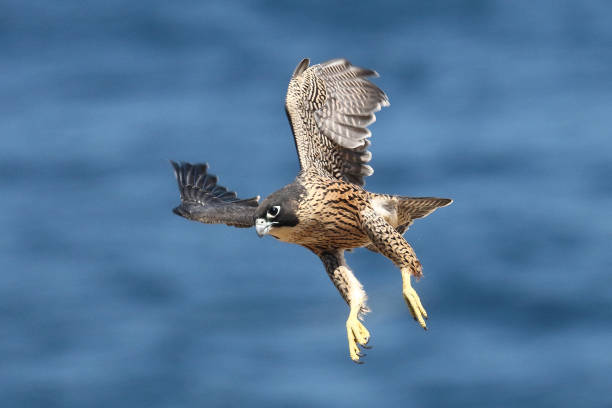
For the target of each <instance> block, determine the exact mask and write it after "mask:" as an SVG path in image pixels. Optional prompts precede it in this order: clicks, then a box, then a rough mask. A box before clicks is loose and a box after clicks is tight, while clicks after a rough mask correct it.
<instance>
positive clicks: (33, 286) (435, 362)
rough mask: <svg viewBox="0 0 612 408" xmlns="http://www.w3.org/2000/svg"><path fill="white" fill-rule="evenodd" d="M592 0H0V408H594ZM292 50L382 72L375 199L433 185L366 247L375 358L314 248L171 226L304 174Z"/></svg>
mask: <svg viewBox="0 0 612 408" xmlns="http://www.w3.org/2000/svg"><path fill="white" fill-rule="evenodd" d="M611 21H612V6H611V5H610V3H609V2H607V1H603V0H602V1H595V0H588V1H569V0H567V1H565V0H563V1H535V2H527V1H524V2H510V1H502V0H498V1H479V0H471V1H467V0H466V1H451V2H429V1H397V2H394V1H380V2H375V3H372V2H363V3H361V2H331V1H313V2H286V1H273V0H268V1H252V2H247V1H245V2H236V1H219V2H213V1H211V2H204V1H175V2H166V1H161V0H155V1H148V2H137V1H133V2H125V1H118V0H107V1H63V2H48V1H27V2H26V1H21V0H2V1H0V141H1V144H0V191H1V198H0V231H1V232H0V401H1V402H0V405H1V406H2V407H11V408H12V407H45V408H53V407H79V408H81V407H130V408H133V407H147V408H149V407H350V408H354V407H470V408H472V407H519V406H521V407H555V408H558V407H610V406H612V211H611V209H612V131H611V129H612V23H611ZM303 57H310V58H311V60H312V61H313V62H315V63H317V62H322V61H326V60H328V59H331V58H335V57H346V58H348V59H349V60H350V61H352V62H353V63H354V64H356V65H359V66H364V67H367V68H372V69H375V70H377V71H378V72H379V73H380V74H381V77H380V78H378V79H376V80H375V82H376V84H378V85H379V86H380V87H381V88H382V89H384V90H385V91H386V92H387V94H388V95H389V99H390V102H391V106H390V107H389V108H386V109H384V110H383V111H381V112H379V114H378V115H377V117H378V121H377V122H376V123H375V124H374V125H373V126H372V127H371V129H372V131H373V136H372V139H371V140H372V146H371V151H372V153H373V159H372V162H371V164H372V166H373V167H374V169H375V173H374V175H373V176H372V177H369V178H368V180H367V188H368V189H369V190H371V191H374V192H385V193H395V194H403V195H413V196H441V197H450V198H453V199H454V200H455V202H454V203H453V204H452V205H451V206H450V207H447V208H443V209H441V210H438V211H437V212H436V213H435V214H433V215H431V216H430V217H428V218H426V219H423V220H419V221H417V222H416V223H415V224H414V225H413V227H412V228H411V229H410V231H408V233H407V234H406V238H407V240H408V241H409V242H411V243H412V245H413V246H414V248H415V250H416V252H417V254H418V256H419V258H420V260H421V261H422V263H423V265H424V273H425V277H424V278H423V279H421V280H420V281H419V282H418V283H416V284H415V288H416V289H417V291H418V292H419V293H420V295H421V299H422V300H423V303H424V305H425V307H426V308H427V311H428V313H429V315H430V319H429V322H428V325H429V331H428V332H424V331H423V330H422V329H420V328H419V327H418V325H417V324H416V323H415V322H414V321H413V320H412V318H411V316H410V313H409V311H408V309H407V308H406V305H405V304H404V301H403V299H402V295H401V277H400V274H399V271H398V270H397V268H395V267H394V266H393V264H392V263H391V262H390V261H388V260H387V259H385V258H383V257H382V256H380V255H378V254H374V253H371V252H369V251H366V250H363V249H361V250H356V251H355V252H353V253H352V254H348V255H347V260H348V263H349V265H350V266H351V267H352V268H353V270H354V271H355V273H356V275H357V277H358V278H359V279H360V280H361V281H362V283H363V284H364V287H365V289H366V291H367V292H368V295H369V305H370V307H371V309H372V313H371V314H370V315H368V316H367V318H366V326H367V327H368V329H369V330H370V331H371V333H372V344H373V346H374V347H373V349H372V350H370V351H369V352H368V356H367V357H365V361H366V363H365V364H364V365H356V364H354V363H352V362H351V361H350V359H349V357H348V348H347V341H346V331H345V319H346V317H347V314H348V308H347V307H346V305H345V303H344V302H343V300H342V299H341V297H340V296H339V295H338V293H337V292H336V289H335V288H334V287H333V285H332V284H331V282H330V281H329V278H328V277H327V275H326V274H325V271H324V269H323V267H322V265H321V263H320V261H319V259H318V258H317V257H315V256H314V255H313V254H311V253H309V252H308V251H307V250H305V249H303V248H301V247H298V246H292V245H288V244H284V243H281V242H277V241H275V240H274V239H272V238H269V237H267V238H265V239H258V238H257V236H256V234H255V231H254V230H252V229H249V230H240V229H234V228H229V227H225V226H218V225H203V224H199V223H194V222H189V221H187V220H185V219H182V218H179V217H177V216H176V215H174V214H172V212H171V209H172V208H173V207H174V206H175V205H177V204H178V191H177V188H176V183H175V180H174V177H173V174H172V169H171V166H170V164H169V162H168V160H169V159H173V160H186V161H191V162H198V161H202V162H208V163H209V164H210V171H211V172H212V173H215V174H217V175H219V176H220V182H221V184H223V185H226V186H228V187H230V188H231V189H233V190H236V191H237V192H238V193H239V194H240V195H241V196H245V197H246V196H253V195H257V194H261V195H262V196H265V195H267V194H269V193H271V192H273V191H275V190H276V189H278V188H280V187H281V186H283V185H284V184H286V183H289V182H291V180H292V179H293V177H294V176H295V174H296V172H297V171H298V161H297V158H296V154H295V147H294V144H293V140H292V136H291V132H290V129H289V126H288V124H287V120H286V117H285V113H284V107H283V104H284V96H285V90H286V86H287V83H288V80H289V77H290V75H291V72H292V71H293V69H294V67H295V65H296V64H297V63H298V62H299V61H300V59H301V58H303Z"/></svg>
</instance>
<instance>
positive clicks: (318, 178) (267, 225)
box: [171, 59, 452, 363]
mask: <svg viewBox="0 0 612 408" xmlns="http://www.w3.org/2000/svg"><path fill="white" fill-rule="evenodd" d="M370 76H378V74H377V73H376V72H375V71H372V70H369V69H364V68H359V67H356V66H354V65H351V63H350V62H349V61H347V60H345V59H334V60H331V61H328V62H325V63H322V64H318V65H313V66H309V60H308V59H304V60H302V61H301V62H300V63H299V64H298V66H297V67H296V69H295V71H294V72H293V75H292V77H291V80H290V82H289V88H288V90H287V98H286V101H285V109H286V113H287V117H288V118H289V123H290V124H291V129H292V131H293V137H294V140H295V146H296V148H297V153H298V158H299V161H300V166H301V170H300V172H299V173H298V175H297V177H296V178H295V180H294V181H293V183H291V184H289V185H286V186H285V187H283V188H281V189H280V190H278V191H276V192H274V193H272V194H270V195H269V196H268V197H267V198H266V199H264V200H263V201H262V202H261V203H259V196H258V197H254V198H248V199H241V198H238V197H237V195H236V193H234V192H232V191H228V190H227V189H226V188H225V187H222V186H220V185H218V184H217V177H216V176H214V175H212V174H209V173H208V172H207V170H208V166H207V165H206V164H189V163H184V162H183V163H180V164H179V163H175V162H171V163H172V166H173V167H174V174H175V176H176V179H177V181H178V187H179V191H180V195H181V204H180V205H179V206H178V207H176V208H175V209H174V210H173V211H174V212H175V213H176V214H178V215H180V216H181V217H184V218H187V219H189V220H193V221H199V222H203V223H207V224H227V225H231V226H234V227H240V228H248V227H255V230H256V232H257V235H259V236H260V237H262V236H264V235H271V236H273V237H274V238H277V239H279V240H281V241H285V242H291V243H294V244H298V245H302V246H303V247H306V248H308V249H309V250H310V251H312V252H314V253H315V254H316V255H317V256H318V257H319V258H320V259H321V261H322V262H323V265H324V266H325V270H326V271H327V274H328V275H329V277H330V278H331V280H332V282H333V283H334V285H335V286H336V288H337V289H338V291H339V292H340V295H341V296H342V298H343V299H344V300H345V301H346V303H347V304H348V306H349V308H350V312H349V315H348V319H347V321H346V333H347V336H348V346H349V353H350V357H351V359H352V360H353V361H355V362H357V363H360V362H361V361H360V357H362V356H363V354H362V353H361V349H360V347H363V348H368V347H367V344H368V341H369V340H370V333H369V332H368V330H367V329H366V328H365V327H364V325H363V324H362V323H361V321H362V320H363V316H364V314H365V313H367V312H368V311H369V309H368V307H367V306H366V299H367V297H366V293H365V291H364V290H363V287H362V286H361V283H359V281H358V280H357V278H355V275H353V272H352V271H351V270H350V269H349V267H348V265H347V264H346V261H345V259H344V251H346V250H351V249H353V248H359V247H366V248H368V249H370V250H372V251H374V252H379V253H381V254H382V255H384V256H386V257H387V258H389V259H390V260H391V261H392V262H393V263H394V264H395V265H396V266H397V267H398V268H399V269H400V271H401V274H402V281H403V288H402V293H403V296H404V300H405V301H406V303H407V305H408V308H409V309H410V313H411V314H412V317H413V318H414V319H415V320H416V321H417V322H418V323H419V324H420V325H421V327H423V328H424V329H427V326H426V324H425V319H427V312H425V308H424V307H423V305H422V304H421V300H420V299H419V295H417V293H416V291H415V290H414V289H413V288H412V285H411V283H410V278H411V277H412V276H414V277H416V278H419V277H420V276H422V267H421V263H420V262H419V260H418V259H417V257H416V254H415V253H414V250H413V249H412V247H411V246H410V244H408V242H406V240H405V239H404V237H403V234H404V232H406V230H407V229H408V227H409V226H410V225H411V224H412V222H413V221H414V220H415V219H416V218H423V217H425V216H426V215H428V214H430V213H431V212H433V211H434V210H435V209H436V208H438V207H444V206H446V205H449V204H450V203H451V202H452V200H450V199H447V198H434V197H405V196H399V195H388V194H377V193H371V192H369V191H366V190H365V189H364V188H363V186H364V184H365V182H364V178H365V177H367V176H369V175H371V174H372V173H373V170H372V168H371V167H370V166H368V165H367V163H368V162H369V161H370V158H371V157H372V155H371V153H370V152H369V151H368V150H367V149H368V146H369V145H370V142H369V140H368V138H369V137H370V136H371V133H370V131H369V130H368V126H369V125H370V124H372V123H373V122H374V121H375V120H376V117H375V116H374V113H375V112H377V111H379V110H380V108H381V107H383V106H389V101H388V99H387V95H385V93H384V92H383V91H381V90H380V89H379V88H378V87H377V86H376V85H374V84H373V83H372V82H370V81H369V80H368V79H367V78H368V77H370Z"/></svg>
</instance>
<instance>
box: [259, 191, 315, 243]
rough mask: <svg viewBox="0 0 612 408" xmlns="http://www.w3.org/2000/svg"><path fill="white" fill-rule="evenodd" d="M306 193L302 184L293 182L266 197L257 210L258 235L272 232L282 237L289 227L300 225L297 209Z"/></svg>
mask: <svg viewBox="0 0 612 408" xmlns="http://www.w3.org/2000/svg"><path fill="white" fill-rule="evenodd" d="M304 193H305V189H304V188H303V187H302V186H301V185H299V184H296V183H292V184H289V185H287V186H285V187H283V188H282V189H280V190H278V191H276V192H274V193H272V194H270V195H269V196H268V197H266V199H265V200H263V201H262V202H261V204H259V207H257V210H256V211H255V230H256V231H257V235H259V236H260V237H263V236H264V235H266V234H270V235H272V236H273V237H275V238H278V239H281V238H282V236H284V234H283V232H287V228H293V227H295V226H296V225H298V224H299V222H300V220H299V219H298V216H297V210H298V207H299V203H300V198H301V197H302V196H303V194H304Z"/></svg>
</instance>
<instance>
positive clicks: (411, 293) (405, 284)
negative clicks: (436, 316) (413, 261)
mask: <svg viewBox="0 0 612 408" xmlns="http://www.w3.org/2000/svg"><path fill="white" fill-rule="evenodd" d="M401 271H402V294H403V295H404V300H405V301H406V304H407V305H408V309H410V314H411V315H412V317H413V318H414V320H416V321H417V322H419V324H420V325H421V327H422V328H424V329H425V330H427V325H426V324H425V320H424V319H427V312H426V311H425V308H424V307H423V304H422V303H421V298H419V295H418V294H417V293H416V290H414V289H413V287H412V285H411V284H410V278H411V275H412V273H411V271H410V269H408V268H402V269H401Z"/></svg>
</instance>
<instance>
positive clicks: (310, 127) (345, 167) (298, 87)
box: [285, 59, 389, 186]
mask: <svg viewBox="0 0 612 408" xmlns="http://www.w3.org/2000/svg"><path fill="white" fill-rule="evenodd" d="M308 64H309V60H308V59H304V60H302V62H300V63H299V65H298V66H297V68H296V69H295V71H294V73H293V76H292V77H291V81H290V82H289V88H288V89H287V98H286V101H285V109H286V111H287V117H288V118H289V122H290V124H291V128H292V130H293V137H294V138H295V146H296V148H297V152H298V157H299V159H300V165H301V166H302V169H308V168H311V167H316V168H318V169H321V170H323V171H325V172H327V173H328V174H330V175H332V176H333V177H336V178H338V179H342V180H345V181H348V182H350V183H354V184H357V185H359V186H363V185H364V184H365V182H364V177H367V176H369V175H371V174H372V173H373V172H374V171H373V170H372V168H371V167H370V166H368V165H367V163H368V162H369V161H370V159H371V158H372V154H371V153H370V152H369V151H368V150H367V148H368V146H369V145H370V142H369V141H368V138H369V137H370V136H371V133H370V131H369V130H368V126H369V125H370V124H372V123H373V122H374V121H375V120H376V116H375V115H374V112H377V111H379V110H380V109H381V107H383V106H388V105H389V100H388V99H387V95H385V93H384V92H383V91H381V90H380V89H379V88H378V87H377V86H376V85H374V84H373V83H372V82H370V81H368V80H367V79H366V78H367V77H370V76H378V74H377V73H376V72H375V71H372V70H369V69H364V68H359V67H356V66H354V65H351V63H350V62H348V61H347V60H345V59H335V60H331V61H327V62H325V63H322V64H319V65H313V66H311V67H308Z"/></svg>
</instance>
